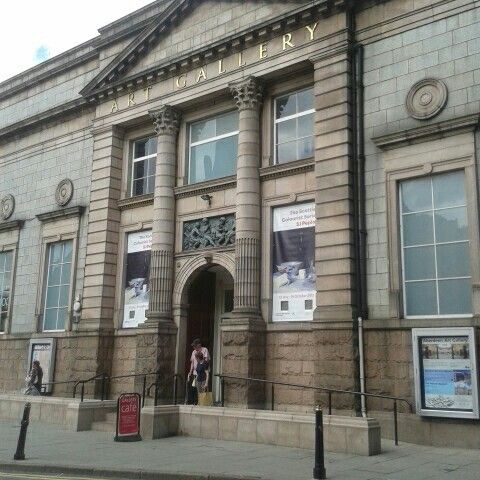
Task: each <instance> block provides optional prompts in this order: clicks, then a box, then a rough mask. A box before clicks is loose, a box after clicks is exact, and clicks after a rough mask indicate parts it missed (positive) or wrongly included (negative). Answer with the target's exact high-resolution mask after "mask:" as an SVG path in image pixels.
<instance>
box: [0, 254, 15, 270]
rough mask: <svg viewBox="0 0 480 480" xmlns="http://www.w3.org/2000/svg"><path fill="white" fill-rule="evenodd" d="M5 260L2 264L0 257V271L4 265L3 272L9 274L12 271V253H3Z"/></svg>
mask: <svg viewBox="0 0 480 480" xmlns="http://www.w3.org/2000/svg"><path fill="white" fill-rule="evenodd" d="M3 256H4V258H5V263H3V262H2V260H3V259H2V257H1V255H0V271H2V264H3V265H4V268H3V271H5V272H11V271H12V262H13V253H12V252H5V253H3Z"/></svg>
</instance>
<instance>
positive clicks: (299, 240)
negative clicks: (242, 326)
mask: <svg viewBox="0 0 480 480" xmlns="http://www.w3.org/2000/svg"><path fill="white" fill-rule="evenodd" d="M272 238H273V251H272V276H273V278H272V285H273V287H272V302H273V308H272V320H273V321H274V322H282V321H288V322H291V321H308V320H313V310H314V309H315V306H316V301H315V297H316V285H315V281H316V277H315V204H314V203H313V202H312V203H302V204H297V205H291V206H288V207H280V208H275V209H274V210H273V237H272Z"/></svg>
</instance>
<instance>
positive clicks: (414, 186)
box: [400, 171, 472, 317]
mask: <svg viewBox="0 0 480 480" xmlns="http://www.w3.org/2000/svg"><path fill="white" fill-rule="evenodd" d="M400 223H401V243H402V266H403V297H404V311H405V315H406V316H408V317H417V316H422V317H429V316H430V317H432V316H452V315H453V316H455V315H457V316H459V315H460V316H461V315H466V314H467V315H468V314H471V313H472V300H471V283H472V282H471V274H470V257H469V248H470V242H469V239H468V219H467V200H466V195H465V179H464V172H463V171H456V172H451V173H446V174H440V175H433V176H430V177H422V178H416V179H413V180H407V181H403V182H401V184H400Z"/></svg>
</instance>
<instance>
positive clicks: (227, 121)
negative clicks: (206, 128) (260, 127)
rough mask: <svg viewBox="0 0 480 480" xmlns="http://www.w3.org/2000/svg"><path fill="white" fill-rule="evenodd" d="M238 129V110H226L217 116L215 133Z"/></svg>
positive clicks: (219, 133) (220, 133) (221, 133)
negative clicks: (226, 111)
mask: <svg viewBox="0 0 480 480" xmlns="http://www.w3.org/2000/svg"><path fill="white" fill-rule="evenodd" d="M237 130H238V112H228V113H224V114H223V115H219V116H218V117H217V133H216V134H217V135H223V134H225V133H230V132H236V131H237Z"/></svg>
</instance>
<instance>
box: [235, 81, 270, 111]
mask: <svg viewBox="0 0 480 480" xmlns="http://www.w3.org/2000/svg"><path fill="white" fill-rule="evenodd" d="M230 92H231V93H232V95H233V98H234V99H235V103H236V105H237V108H238V109H239V110H244V109H255V110H258V109H259V108H260V106H261V105H262V98H263V85H262V84H261V83H260V82H259V80H258V79H257V78H255V77H248V78H247V79H245V80H242V81H240V82H235V83H231V84H230Z"/></svg>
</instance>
